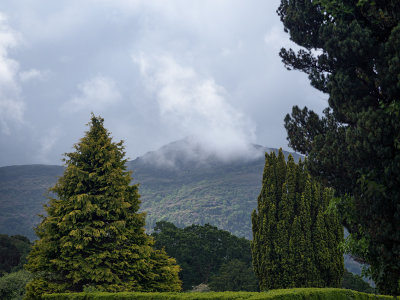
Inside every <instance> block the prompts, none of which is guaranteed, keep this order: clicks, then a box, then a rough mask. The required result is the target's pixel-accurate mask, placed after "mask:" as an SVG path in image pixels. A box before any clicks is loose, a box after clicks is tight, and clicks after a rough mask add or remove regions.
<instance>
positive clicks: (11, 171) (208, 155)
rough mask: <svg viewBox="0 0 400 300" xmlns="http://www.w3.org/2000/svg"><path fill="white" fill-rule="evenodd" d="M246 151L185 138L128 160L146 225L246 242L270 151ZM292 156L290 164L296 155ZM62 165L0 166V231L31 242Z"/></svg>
mask: <svg viewBox="0 0 400 300" xmlns="http://www.w3.org/2000/svg"><path fill="white" fill-rule="evenodd" d="M246 151H247V152H246V153H245V154H243V155H241V154H240V153H238V154H236V155H232V156H231V157H229V158H228V159H226V158H225V159H221V155H218V153H216V152H215V151H210V150H209V149H205V148H204V147H202V146H201V145H200V144H198V143H196V142H195V141H193V140H191V139H184V140H180V141H177V142H173V143H170V144H168V145H166V146H164V147H162V148H160V149H159V150H157V151H153V152H149V153H146V154H145V155H143V156H142V157H139V158H137V159H135V160H133V161H129V162H128V164H127V165H128V169H130V170H132V171H133V183H139V184H140V186H139V192H140V194H141V201H142V204H141V210H142V211H145V212H146V213H147V218H146V227H147V230H148V231H151V229H152V228H154V225H155V223H156V222H157V221H159V220H167V221H170V222H172V223H174V224H176V225H177V226H181V227H183V226H188V225H191V224H205V223H209V224H211V225H214V226H217V227H218V228H220V229H225V230H228V231H230V232H232V233H233V234H235V235H237V236H240V237H246V238H248V239H251V218H250V215H251V212H252V211H253V209H254V208H256V206H257V197H258V194H259V192H260V189H261V179H262V172H263V168H264V153H265V152H270V151H275V152H277V151H278V150H277V149H270V148H266V147H262V146H260V145H249V147H248V148H247V149H246ZM284 154H285V156H286V157H287V156H288V155H289V154H292V155H293V157H294V159H295V160H296V161H298V160H299V158H300V157H301V156H300V155H298V154H296V153H289V152H284ZM63 171H64V167H62V166H51V165H24V166H9V167H0V233H1V234H9V235H15V234H21V235H24V236H27V237H29V238H30V239H31V240H34V239H36V236H35V233H34V230H33V227H34V226H35V225H36V224H38V222H39V221H40V218H39V216H38V214H43V213H44V209H43V205H44V204H46V202H47V198H46V194H47V190H48V188H49V187H51V186H53V185H54V184H55V183H56V182H57V177H59V176H61V175H62V174H63ZM345 264H346V267H347V268H348V269H349V270H351V271H352V272H353V273H357V274H360V272H361V267H360V264H358V263H357V262H355V261H354V260H352V259H351V258H350V257H349V256H345Z"/></svg>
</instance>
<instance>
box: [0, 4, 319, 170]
mask: <svg viewBox="0 0 400 300" xmlns="http://www.w3.org/2000/svg"><path fill="white" fill-rule="evenodd" d="M278 5H279V1H278V0H273V1H263V0H250V1H239V0H238V1H236V0H232V1H230V0H229V1H228V0H226V1H225V0H224V1H151V0H143V1H139V0H137V1H133V0H132V1H126V0H116V1H106V0H88V1H70V0H68V1H67V0H60V1H50V2H49V1H45V0H35V1H15V0H2V1H1V3H0V11H2V12H3V13H4V15H6V16H7V17H8V21H7V22H8V23H7V24H8V25H7V26H8V28H9V29H12V31H13V32H18V33H19V34H20V36H21V40H22V42H21V43H20V44H19V45H18V47H16V46H7V47H6V48H5V49H6V56H0V57H5V58H7V59H8V62H14V63H15V64H14V67H15V66H17V68H16V69H14V71H13V72H14V73H12V74H13V77H12V78H13V80H14V82H15V83H16V85H15V87H16V88H15V89H14V90H9V92H10V94H12V93H13V95H17V96H18V97H14V96H13V97H11V98H12V99H17V100H18V101H19V102H16V103H19V104H20V105H21V106H20V107H19V108H18V107H17V108H14V109H13V110H14V111H20V113H19V114H16V118H14V119H15V120H16V119H18V118H19V119H21V120H24V122H25V124H26V125H24V126H22V127H21V126H19V127H18V126H16V125H15V124H17V123H16V122H14V121H13V124H14V123H15V124H14V125H13V126H11V127H10V126H9V133H10V134H9V135H5V134H1V135H0V139H1V140H0V145H1V151H2V157H1V160H0V165H8V164H11V163H44V162H46V163H48V162H50V163H57V164H59V163H60V158H61V156H62V153H64V152H68V151H71V150H72V145H73V144H74V143H76V142H77V141H78V140H79V138H80V137H82V135H83V134H84V131H85V130H86V128H85V125H84V124H86V123H87V122H88V120H89V118H90V111H92V110H93V112H94V113H96V114H101V115H102V116H103V117H104V118H105V125H106V126H107V128H108V129H109V130H110V131H111V133H112V135H113V136H114V137H115V139H116V140H119V139H124V140H125V141H126V151H127V155H128V156H129V157H130V158H131V159H134V158H135V157H136V156H138V155H142V154H144V153H145V152H147V151H149V150H155V149H158V148H159V147H161V146H162V145H163V144H166V143H168V142H171V141H173V140H178V139H181V138H184V137H185V136H186V135H190V134H193V133H196V132H200V133H201V132H202V131H201V130H200V129H195V130H189V127H191V126H190V124H192V123H195V122H194V121H193V120H200V121H199V122H198V124H199V125H198V127H206V128H214V127H216V128H223V127H226V128H228V129H229V130H228V131H230V132H231V133H232V135H228V137H229V136H235V135H236V136H240V137H241V138H240V140H246V141H248V142H256V143H257V144H262V145H265V146H269V147H281V146H282V147H284V148H287V142H286V133H285V130H284V128H283V126H282V123H283V117H284V115H285V114H286V113H287V112H289V111H290V110H291V106H292V105H294V104H298V105H307V106H309V107H310V108H312V109H315V110H317V111H320V110H322V108H323V107H324V106H326V99H325V97H324V96H323V95H321V94H319V93H317V92H315V91H314V90H313V89H312V88H311V87H309V84H308V80H307V78H306V76H305V75H304V74H300V73H297V72H288V71H286V70H285V69H284V67H283V65H282V63H281V62H280V58H279V56H278V48H279V47H278V44H280V43H283V44H284V45H286V44H287V43H289V40H288V38H287V36H286V34H285V33H283V29H282V26H281V24H280V21H279V18H278V16H277V15H276V13H275V10H276V8H277V6H278ZM280 30H281V31H280ZM273 34H275V36H274V35H273ZM268 38H269V40H268ZM273 38H275V39H273ZM271 41H273V42H272V44H271ZM268 42H269V44H268ZM132 53H134V54H136V55H137V54H139V53H144V55H145V58H146V59H147V60H150V61H149V63H153V64H156V67H153V71H152V72H150V73H148V76H150V77H153V79H154V76H155V75H156V74H157V72H158V73H159V72H161V71H160V66H161V65H162V63H160V62H158V63H157V61H154V62H152V61H151V59H152V58H153V57H170V58H172V59H173V61H174V63H175V64H176V66H175V67H177V68H181V69H183V70H191V71H192V72H193V74H194V75H193V78H194V79H193V80H192V81H190V80H188V79H185V80H182V85H183V86H184V87H185V86H186V87H187V86H188V85H191V86H192V88H193V89H195V90H196V87H197V93H198V95H200V94H201V95H203V96H202V97H203V98H207V99H211V98H212V97H214V98H212V99H214V100H215V103H220V105H222V108H218V110H220V111H221V114H220V121H221V122H219V121H218V122H217V120H218V119H219V118H218V114H217V113H215V114H214V112H208V113H207V114H205V115H204V114H203V115H202V114H200V113H199V111H201V109H203V108H201V107H198V108H197V110H194V111H192V112H190V114H189V115H190V119H189V120H187V121H185V122H186V123H185V122H184V123H180V122H177V120H179V119H180V118H182V115H185V113H186V112H187V110H181V111H180V110H179V106H178V105H177V104H176V105H175V106H174V110H170V111H168V110H166V109H167V106H166V104H167V103H168V101H164V102H162V103H164V104H163V105H164V106H162V105H161V102H160V99H161V98H162V97H164V100H165V99H167V96H166V94H167V91H170V89H171V86H174V89H175V90H176V89H179V85H177V84H174V85H172V84H171V83H168V84H167V83H160V81H158V83H157V84H158V86H156V87H155V88H154V89H149V88H148V87H147V86H146V85H144V80H145V78H144V77H143V73H141V71H140V69H139V68H138V65H137V64H135V63H134V62H132ZM35 70H37V71H38V72H39V73H40V74H44V76H43V77H41V78H39V77H40V75H39V74H38V73H36V72H35ZM44 70H45V71H44ZM46 72H47V73H46ZM99 74H100V75H99ZM99 76H103V77H104V78H107V79H105V80H104V82H108V83H105V84H103V85H101V84H100V86H103V87H104V90H103V92H101V93H100V91H101V89H96V88H91V87H94V86H96V83H93V82H92V83H90V81H91V80H94V79H95V78H98V77H99ZM24 79H25V81H24ZM28 79H30V80H28ZM34 79H35V80H34ZM38 79H40V80H38ZM175 79H176V78H175ZM98 81H101V80H98ZM94 82H95V81H94ZM175 82H177V81H175ZM168 86H169V87H170V88H169V90H168V89H167V87H168ZM161 91H164V92H163V93H164V94H163V95H161V94H160V93H161ZM205 91H207V92H205ZM97 92H98V93H97ZM114 92H115V93H114ZM204 93H205V94H207V95H208V96H207V97H205V96H204ZM107 94H108V96H107V97H104V98H102V97H103V96H104V95H107ZM184 94H185V95H186V94H189V95H190V93H189V92H185V93H184ZM173 95H174V94H172V93H170V94H169V96H168V97H169V98H171V99H172V98H173V97H174V96H173ZM160 97H161V98H160ZM197 97H200V96H197ZM210 97H211V98H210ZM8 98H10V97H8ZM189 98H190V97H189ZM107 99H108V100H107ZM111 99H113V100H111ZM171 101H172V100H171ZM191 101H192V100H191ZM66 103H69V104H66ZM221 103H222V104H221ZM74 104H76V106H74V108H73V109H71V106H68V105H74ZM162 107H164V114H162V113H160V112H161V108H162ZM78 108H79V109H78ZM204 109H215V107H213V106H212V105H210V106H207V107H204ZM0 114H1V112H0ZM7 115H8V114H7ZM7 118H8V117H7ZM169 118H170V119H169ZM6 122H7V124H11V123H10V120H8V119H7V120H6ZM213 122H214V123H215V124H216V125H215V126H214V127H212V126H211V125H207V126H208V127H207V126H206V125H204V124H213ZM200 124H202V126H200ZM17 127H18V128H17ZM194 127H196V126H194ZM53 129H54V130H55V131H56V132H57V134H54V135H53V139H54V138H55V137H56V138H57V142H55V143H52V142H51V141H52V140H53V139H51V138H48V139H47V142H46V137H51V136H52V135H51V130H53ZM216 132H218V130H217V131H216ZM220 132H223V130H221V131H220ZM233 133H234V134H233ZM210 136H212V135H210ZM214 138H218V139H220V140H222V138H221V135H216V136H215V137H210V139H214ZM235 139H236V138H235ZM226 140H227V143H229V140H230V139H228V138H226ZM209 143H210V144H212V143H211V142H209ZM239 144H240V143H239ZM45 145H48V146H45ZM50 146H51V147H50ZM13 149H15V151H13ZM40 149H42V150H43V151H42V150H40ZM3 153H4V154H3Z"/></svg>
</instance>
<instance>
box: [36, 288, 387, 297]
mask: <svg viewBox="0 0 400 300" xmlns="http://www.w3.org/2000/svg"><path fill="white" fill-rule="evenodd" d="M43 298H44V299H45V300H46V299H49V300H50V299H51V300H72V299H74V300H89V299H90V300H97V299H102V300H106V299H107V300H110V299H126V300H128V299H131V300H166V299H170V300H180V299H185V300H196V299H204V300H207V299H210V300H228V299H229V300H234V299H238V300H239V299H240V300H244V299H248V300H262V299H271V300H274V299H276V300H278V299H280V300H281V299H285V300H368V299H371V300H372V299H382V300H383V299H393V297H390V296H381V295H371V294H365V293H360V292H356V291H351V290H344V289H332V288H326V289H318V288H308V289H304V288H303V289H286V290H272V291H269V292H266V293H254V292H252V293H251V292H222V293H221V292H219V293H218V292H209V293H114V294H111V293H92V294H84V293H80V294H53V295H45V296H44V297H43Z"/></svg>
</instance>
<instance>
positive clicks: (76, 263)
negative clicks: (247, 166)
mask: <svg viewBox="0 0 400 300" xmlns="http://www.w3.org/2000/svg"><path fill="white" fill-rule="evenodd" d="M103 122H104V120H103V119H102V118H101V117H96V116H94V115H92V118H91V122H90V123H89V131H87V132H86V134H85V136H84V137H83V138H82V139H81V140H80V142H79V143H77V144H75V145H74V148H75V152H72V153H67V154H66V158H65V163H66V169H65V172H64V175H63V176H62V177H60V178H59V180H58V182H57V184H56V185H55V186H54V187H53V188H51V189H50V191H51V192H52V194H54V195H55V196H57V197H56V198H53V197H50V200H49V204H48V205H47V206H46V207H45V209H46V212H47V216H46V217H44V218H43V220H42V222H41V223H40V224H39V225H38V227H37V229H36V234H37V236H38V237H39V240H37V241H36V242H35V244H34V246H33V249H32V251H31V253H30V254H29V257H28V259H29V261H28V264H27V269H28V270H29V271H31V272H32V273H33V275H34V278H33V280H32V281H31V282H30V283H29V284H28V285H27V295H26V297H27V299H36V298H39V297H40V295H41V294H42V293H51V292H66V291H71V292H80V291H83V289H84V288H88V287H91V288H94V289H97V290H103V291H178V290H180V285H181V282H180V280H179V278H178V272H179V266H177V265H176V264H175V260H174V259H172V258H169V257H168V256H167V255H166V253H165V252H164V251H163V250H154V249H153V248H152V246H153V240H152V238H151V237H149V236H148V235H146V233H145V232H144V224H145V215H144V213H138V210H139V205H140V200H139V194H138V186H137V185H130V182H131V174H130V172H128V171H126V159H124V156H125V152H124V147H123V142H122V141H121V142H119V143H114V142H112V139H111V137H110V134H109V133H108V131H107V130H106V129H105V128H104V126H103Z"/></svg>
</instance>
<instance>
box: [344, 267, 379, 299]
mask: <svg viewBox="0 0 400 300" xmlns="http://www.w3.org/2000/svg"><path fill="white" fill-rule="evenodd" d="M341 287H342V288H344V289H350V290H354V291H359V292H364V293H374V289H373V288H372V287H371V286H370V285H369V284H368V283H367V282H365V281H364V280H363V279H362V277H361V276H360V275H354V274H353V273H351V272H349V271H347V270H344V273H343V279H342V286H341Z"/></svg>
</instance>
